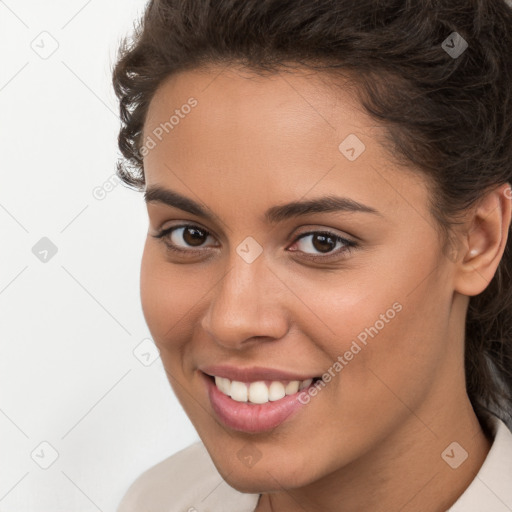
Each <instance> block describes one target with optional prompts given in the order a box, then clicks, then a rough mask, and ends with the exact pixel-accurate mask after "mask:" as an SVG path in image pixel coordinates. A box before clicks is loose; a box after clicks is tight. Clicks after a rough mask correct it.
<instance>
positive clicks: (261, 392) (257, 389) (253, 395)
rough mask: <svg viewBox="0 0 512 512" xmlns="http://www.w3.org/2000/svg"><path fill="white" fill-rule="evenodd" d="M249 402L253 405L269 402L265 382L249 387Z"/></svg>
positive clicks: (258, 382)
mask: <svg viewBox="0 0 512 512" xmlns="http://www.w3.org/2000/svg"><path fill="white" fill-rule="evenodd" d="M249 401H250V402H252V403H253V404H265V403H267V402H268V387H267V385H266V384H265V383H264V382H263V381H257V382H252V383H251V385H250V386H249Z"/></svg>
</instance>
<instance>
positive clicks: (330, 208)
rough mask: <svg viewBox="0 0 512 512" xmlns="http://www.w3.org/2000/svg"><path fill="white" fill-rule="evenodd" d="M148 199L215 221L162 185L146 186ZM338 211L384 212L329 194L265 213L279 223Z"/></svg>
mask: <svg viewBox="0 0 512 512" xmlns="http://www.w3.org/2000/svg"><path fill="white" fill-rule="evenodd" d="M144 200H145V201H146V203H163V204H166V205H168V206H172V207H174V208H178V209H180V210H183V211H185V212H188V213H191V214H192V215H197V216H198V217H203V218H205V219H208V220H213V218H214V217H216V216H215V215H212V214H211V213H208V211H207V210H206V209H205V208H203V207H202V206H201V205H200V204H199V203H197V202H195V201H193V200H192V199H189V198H188V197H185V196H182V195H181V194H179V193H178V192H175V191H174V190H170V189H167V188H163V187H161V186H158V185H155V186H152V187H149V188H148V189H146V191H145V192H144ZM334 211H342V212H350V213H351V212H362V213H372V214H374V215H379V216H381V217H382V214H381V213H380V212H378V211H377V210H376V209H375V208H372V207H371V206H367V205H365V204H362V203H359V202H357V201H354V200H353V199H350V198H348V197H339V196H333V195H329V196H324V197H319V198H316V199H309V200H306V201H293V202H291V203H286V204H283V205H277V206H272V207H271V208H269V209H268V210H267V211H266V212H265V214H264V219H265V220H266V221H267V223H269V224H275V223H278V222H282V221H284V220H287V219H290V218H293V217H299V216H302V215H308V214H311V213H322V212H334Z"/></svg>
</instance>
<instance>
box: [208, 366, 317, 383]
mask: <svg viewBox="0 0 512 512" xmlns="http://www.w3.org/2000/svg"><path fill="white" fill-rule="evenodd" d="M199 369H200V370H201V371H202V372H204V373H206V374H207V375H210V376H217V377H224V378H227V379H229V380H236V381H239V382H255V381H258V380H286V381H289V380H299V381H301V380H307V379H313V378H315V377H316V375H303V374H299V373H294V372H289V371H287V370H279V369H277V368H265V367H263V366H251V367H250V368H242V367H236V366H228V365H220V364H219V365H208V366H201V367H200V368H199Z"/></svg>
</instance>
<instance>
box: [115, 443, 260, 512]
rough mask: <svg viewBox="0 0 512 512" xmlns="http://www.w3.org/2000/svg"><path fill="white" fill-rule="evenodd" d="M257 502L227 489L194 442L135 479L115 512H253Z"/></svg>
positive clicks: (229, 487) (248, 495) (205, 451)
mask: <svg viewBox="0 0 512 512" xmlns="http://www.w3.org/2000/svg"><path fill="white" fill-rule="evenodd" d="M257 501H258V495H257V494H244V493H241V492H239V491H237V490H236V489H234V488H233V487H231V486H229V485H228V484H227V483H226V482H225V481H224V480H223V478H222V476H221V475H220V473H219V472H218V471H217V468H216V467H215V465H214V464H213V462H212V460H211V458H210V455H209V453H208V451H207V450H206V448H205V446H204V445H203V443H202V442H201V441H197V442H196V443H194V444H192V445H190V446H187V447H186V448H184V449H183V450H180V451H179V452H177V453H175V454H174V455H171V456H170V457H168V458H166V459H164V460H163V461H161V462H159V463H158V464H155V465H154V466H152V467H150V468H149V469H147V470H146V471H144V472H143V473H142V474H141V475H140V476H139V477H138V478H136V479H135V481H134V482H133V483H132V484H131V485H130V487H129V488H128V490H127V491H126V493H125V494H124V496H123V498H122V500H121V502H120V504H119V506H118V508H117V510H116V512H145V511H146V510H148V511H149V510H151V512H174V511H176V512H202V511H203V510H223V511H225V512H231V510H232V511H233V512H235V511H236V512H253V511H254V508H255V507H256V504H257ZM226 504H229V506H230V507H231V506H232V507H233V508H232V509H231V508H226Z"/></svg>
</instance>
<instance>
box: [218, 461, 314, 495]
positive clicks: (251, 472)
mask: <svg viewBox="0 0 512 512" xmlns="http://www.w3.org/2000/svg"><path fill="white" fill-rule="evenodd" d="M216 467H217V470H218V471H219V473H220V474H221V476H222V478H223V479H224V480H225V481H226V482H227V483H228V484H229V485H230V486H231V487H233V488H235V489H236V490H237V491H240V492H244V493H248V494H259V493H266V492H272V491H282V490H283V488H284V489H294V488H299V487H304V486H307V485H308V484H310V483H312V482H313V481H314V479H315V478H314V475H312V474H308V473H306V472H304V471H303V470H302V471H301V470H300V468H299V469H297V468H290V469H289V470H287V471H283V469H282V468H276V467H275V466H274V465H272V464H270V465H263V464H262V463H261V461H260V462H259V463H257V464H256V465H254V466H253V467H252V468H249V467H247V468H242V469H241V468H240V466H239V465H237V466H236V467H228V468H226V469H227V471H224V469H223V468H222V467H221V466H217V464H216ZM221 469H222V471H221Z"/></svg>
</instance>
